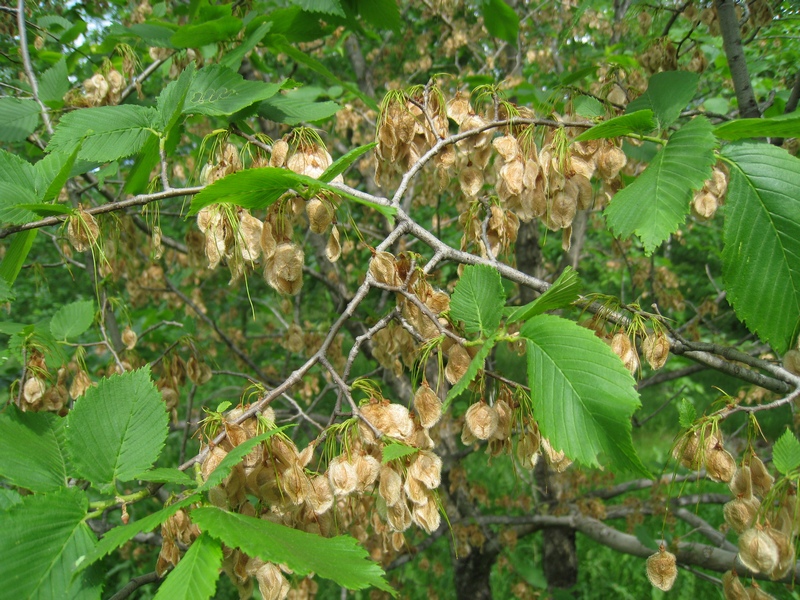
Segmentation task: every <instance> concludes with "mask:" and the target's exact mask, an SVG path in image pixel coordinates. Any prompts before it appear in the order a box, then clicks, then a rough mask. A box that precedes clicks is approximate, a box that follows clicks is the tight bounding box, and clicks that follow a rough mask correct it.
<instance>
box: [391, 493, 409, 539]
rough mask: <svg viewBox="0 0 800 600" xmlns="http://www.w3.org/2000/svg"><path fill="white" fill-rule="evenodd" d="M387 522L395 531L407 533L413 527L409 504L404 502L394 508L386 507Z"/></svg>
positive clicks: (393, 506)
mask: <svg viewBox="0 0 800 600" xmlns="http://www.w3.org/2000/svg"><path fill="white" fill-rule="evenodd" d="M386 520H387V521H388V522H389V527H391V529H392V530H393V531H401V532H402V531H405V530H406V529H408V528H409V527H411V511H410V510H409V509H408V503H407V502H406V501H405V500H403V501H401V502H398V503H397V504H394V505H392V506H387V507H386Z"/></svg>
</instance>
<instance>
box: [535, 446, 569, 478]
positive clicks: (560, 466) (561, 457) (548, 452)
mask: <svg viewBox="0 0 800 600" xmlns="http://www.w3.org/2000/svg"><path fill="white" fill-rule="evenodd" d="M542 453H543V454H544V455H545V456H546V457H547V462H549V463H550V466H552V467H553V469H554V470H555V471H556V472H557V473H563V472H564V471H566V470H567V468H568V467H569V466H570V465H571V464H572V459H571V458H567V455H566V454H565V453H564V451H563V450H556V449H555V448H553V446H552V445H551V444H550V440H548V439H546V438H542Z"/></svg>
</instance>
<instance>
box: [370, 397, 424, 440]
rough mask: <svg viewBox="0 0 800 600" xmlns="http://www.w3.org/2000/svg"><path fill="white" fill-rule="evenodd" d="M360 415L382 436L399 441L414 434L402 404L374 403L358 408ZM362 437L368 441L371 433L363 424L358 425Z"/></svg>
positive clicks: (409, 416) (411, 422)
mask: <svg viewBox="0 0 800 600" xmlns="http://www.w3.org/2000/svg"><path fill="white" fill-rule="evenodd" d="M359 410H360V411H361V415H362V416H363V417H364V418H365V419H367V420H368V421H369V422H370V423H371V424H372V425H373V426H374V427H375V429H377V430H378V431H380V432H381V433H383V434H384V435H388V436H391V437H393V438H397V439H400V440H407V439H409V438H410V437H411V436H412V435H413V433H414V421H413V420H412V419H411V415H410V414H409V412H408V409H407V408H406V407H405V406H403V405H402V404H394V403H391V404H390V403H382V402H375V403H370V404H365V405H363V406H361V407H360V408H359ZM359 429H360V431H361V434H362V437H363V438H364V439H366V440H370V439H372V437H373V434H372V431H371V430H370V429H369V428H368V427H367V426H366V424H365V423H359Z"/></svg>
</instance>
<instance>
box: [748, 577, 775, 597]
mask: <svg viewBox="0 0 800 600" xmlns="http://www.w3.org/2000/svg"><path fill="white" fill-rule="evenodd" d="M747 594H748V598H749V599H750V600H775V597H774V596H772V595H770V594H768V593H767V592H765V591H764V590H762V589H761V587H760V586H759V585H758V583H756V582H755V581H754V582H753V583H752V585H751V586H750V588H749V589H748V590H747Z"/></svg>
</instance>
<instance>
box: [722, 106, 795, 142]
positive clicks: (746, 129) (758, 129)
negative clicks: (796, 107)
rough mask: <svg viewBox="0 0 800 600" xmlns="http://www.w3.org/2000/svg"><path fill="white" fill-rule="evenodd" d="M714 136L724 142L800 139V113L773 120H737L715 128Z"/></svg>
mask: <svg viewBox="0 0 800 600" xmlns="http://www.w3.org/2000/svg"><path fill="white" fill-rule="evenodd" d="M714 135H715V136H717V137H718V138H720V139H723V140H741V139H743V138H754V137H800V113H798V112H793V113H790V114H788V115H781V116H779V117H773V118H771V119H736V120H735V121H728V122H726V123H720V124H719V125H717V126H716V127H714Z"/></svg>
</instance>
